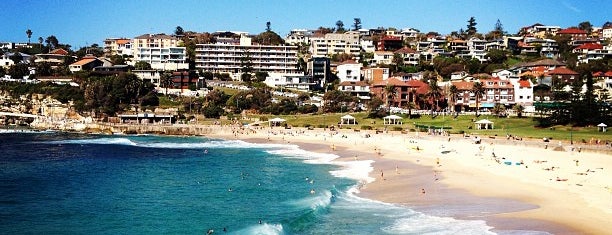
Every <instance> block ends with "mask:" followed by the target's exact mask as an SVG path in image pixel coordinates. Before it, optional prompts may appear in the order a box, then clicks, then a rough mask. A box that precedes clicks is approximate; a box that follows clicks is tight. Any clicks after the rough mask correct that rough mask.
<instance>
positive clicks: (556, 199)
mask: <svg viewBox="0 0 612 235" xmlns="http://www.w3.org/2000/svg"><path fill="white" fill-rule="evenodd" d="M225 129H226V130H225V131H222V130H219V132H215V133H214V134H211V135H207V136H210V137H216V138H223V139H240V140H244V141H247V142H258V141H256V140H254V139H259V140H260V141H261V140H262V139H263V140H265V141H268V140H269V141H271V142H273V143H282V144H296V145H298V146H300V147H301V148H305V150H309V151H315V152H323V153H334V154H337V155H339V156H340V158H339V159H337V161H350V160H352V159H353V157H352V156H351V155H353V154H355V153H357V154H360V155H359V156H358V158H359V159H360V160H373V161H374V163H373V167H374V170H373V171H372V172H370V177H373V178H376V180H375V181H374V182H372V183H369V184H367V185H365V188H364V189H363V190H362V192H361V193H360V194H358V195H359V196H363V197H365V198H370V199H374V200H378V201H382V202H388V203H394V204H400V205H404V206H408V207H410V208H416V209H417V210H418V211H424V212H432V213H434V214H436V212H440V210H445V207H451V208H452V209H454V212H453V211H452V210H451V211H450V212H448V211H444V213H450V214H444V213H437V214H436V215H441V216H445V215H447V216H450V217H454V218H458V219H468V220H469V219H479V220H485V221H486V222H487V224H488V225H490V226H492V227H494V228H493V229H492V231H498V230H503V231H507V230H510V231H521V230H529V231H543V232H548V233H552V234H604V233H606V232H607V231H609V229H611V228H612V227H611V225H610V224H609V223H608V222H607V221H610V219H612V200H610V201H609V202H608V201H607V198H606V195H605V193H602V192H601V190H602V189H600V190H599V192H597V195H594V196H593V197H586V198H585V193H580V192H579V191H580V190H582V189H587V187H589V189H590V190H593V189H592V187H593V185H589V184H588V183H589V182H585V180H584V178H585V177H584V176H583V175H577V176H570V174H572V173H571V172H574V171H575V170H574V169H570V168H571V165H572V163H573V160H571V158H562V157H565V156H568V157H574V158H576V157H581V158H584V157H588V158H593V157H594V156H595V157H599V158H601V156H604V157H607V155H604V154H598V153H588V152H584V151H583V152H582V153H579V154H580V155H578V153H577V152H567V151H554V150H552V149H543V148H542V149H539V148H532V147H526V146H515V145H503V144H497V143H495V144H493V143H492V142H488V141H487V140H484V141H483V144H482V145H475V144H473V143H471V142H470V140H469V139H464V138H462V137H457V136H452V137H451V141H447V138H448V137H442V138H440V137H437V136H423V137H418V136H415V137H411V136H409V135H410V134H408V135H406V134H373V133H372V134H371V136H372V137H370V138H364V137H362V136H361V135H363V134H365V133H359V132H351V131H350V130H340V131H339V132H334V133H338V134H334V135H332V134H330V132H328V131H320V130H305V129H299V128H298V129H288V130H286V129H280V128H276V129H268V128H262V129H257V130H248V131H245V130H242V131H241V130H240V129H239V128H235V129H234V130H233V131H232V133H229V131H228V128H225ZM262 132H264V133H262ZM356 133H359V134H356ZM410 141H414V143H415V144H416V143H418V145H419V146H423V147H421V149H420V150H416V149H414V148H410V147H400V145H404V146H406V145H410V144H411V143H410ZM309 144H319V145H322V146H329V147H327V148H325V147H323V148H321V147H319V148H314V149H313V148H308V147H305V146H306V145H309ZM445 145H446V146H445ZM479 146H484V147H483V150H481V151H480V152H479V153H476V154H474V151H471V150H470V149H471V148H474V150H475V151H478V148H479ZM334 148H335V150H334ZM374 148H376V149H377V150H374ZM444 149H449V151H451V152H450V153H448V154H444V155H442V154H439V151H440V150H444ZM493 149H495V150H493ZM492 152H496V153H497V154H498V155H505V156H509V153H513V152H519V153H529V155H531V154H533V156H524V159H520V160H521V161H524V162H525V163H524V165H523V164H521V165H514V164H515V163H518V160H519V159H518V158H517V159H510V158H509V157H508V158H506V157H503V158H504V159H507V160H513V162H512V165H506V164H505V162H501V163H496V162H495V161H493V160H491V159H489V158H490V157H488V156H485V155H489V154H491V153H492ZM470 155H473V156H474V157H472V156H470ZM547 155H550V156H547ZM553 155H557V156H553ZM559 156H561V157H559ZM460 158H461V159H460ZM521 158H523V157H521ZM437 159H440V164H436V160H437ZM533 159H549V160H533ZM602 159H603V160H604V162H598V163H597V162H596V163H597V164H602V163H603V166H604V167H603V168H602V169H600V170H597V172H595V171H593V170H591V168H592V169H597V167H595V166H594V165H593V163H590V162H589V161H588V160H586V159H583V160H582V161H581V165H582V164H584V165H587V166H590V167H591V168H589V169H588V170H589V171H593V172H589V173H588V174H593V175H594V176H591V177H592V178H593V177H595V176H597V180H596V181H597V182H596V183H597V184H601V183H602V181H603V183H604V184H605V183H607V181H606V179H609V178H608V177H612V175H611V174H610V172H609V171H606V170H604V169H607V166H612V165H611V164H610V163H611V162H610V159H609V158H602ZM464 160H465V162H464ZM504 161H505V160H504ZM535 161H543V162H545V163H535ZM394 164H395V165H394ZM399 164H402V165H401V166H402V167H400V165H399ZM410 164H412V165H410ZM551 164H555V165H560V166H557V169H556V170H553V171H547V170H544V169H540V167H544V166H550V165H551ZM395 166H397V167H398V171H399V172H400V174H399V176H397V179H401V180H392V179H395V177H393V175H394V174H396V173H395ZM415 166H416V167H415ZM528 166H531V168H528ZM423 167H424V168H423ZM403 168H405V169H403ZM471 168H475V169H474V170H472V169H471ZM504 168H507V169H504ZM381 169H382V170H383V172H384V173H385V174H384V175H385V178H386V179H387V180H381V179H380V173H381V172H380V171H379V170H381ZM424 169H425V170H424ZM522 169H525V170H523V172H512V171H519V170H522ZM567 169H569V170H567ZM434 170H436V172H437V177H438V180H437V181H436V180H435V179H434V178H433V171H434ZM404 171H406V172H411V171H413V172H412V174H409V173H406V174H404V175H403V174H402V172H404ZM427 171H429V174H428V173H427ZM540 171H541V172H540ZM598 172H599V173H598ZM517 173H520V174H526V177H529V176H534V177H536V178H538V179H537V180H536V179H534V180H527V179H522V177H517ZM602 173H605V174H602ZM588 174H587V175H588ZM411 175H412V177H410V176H411ZM415 175H417V176H421V177H420V179H418V178H419V177H415ZM553 175H559V176H561V177H568V178H569V177H576V178H581V179H576V181H574V179H572V180H571V181H556V180H555V179H554V176H553ZM542 177H544V178H545V179H544V180H542V179H541V178H542ZM557 177H558V176H557ZM415 178H416V179H415ZM427 178H429V179H427ZM592 178H591V179H592ZM564 179H566V178H564ZM393 181H398V182H393ZM399 181H401V182H399ZM415 181H416V183H414V182H415ZM425 181H430V183H423V182H425ZM542 181H544V182H542ZM392 182H393V183H392ZM431 182H434V183H431ZM437 182H439V183H437ZM569 182H572V183H574V184H576V185H578V184H579V183H575V182H580V184H579V185H580V186H576V185H572V184H571V183H569ZM549 184H550V185H549ZM560 184H561V185H560ZM597 186H598V187H599V186H600V185H597ZM606 187H607V186H606ZM421 189H425V191H426V193H425V195H426V196H425V197H421ZM435 194H438V195H439V196H438V198H437V200H433V199H430V198H432V197H431V196H430V195H435ZM457 195H460V196H457ZM419 197H421V198H427V200H419ZM415 198H416V200H414V199H415ZM594 198H597V199H598V200H594V201H590V199H594ZM466 201H469V202H473V203H472V204H467V205H464V204H465V203H464V202H466ZM587 201H589V202H588V203H587ZM474 205H475V206H474ZM601 205H604V207H603V208H604V209H603V210H601V209H599V208H597V207H598V206H599V207H601ZM470 206H472V207H475V208H470ZM605 206H608V208H607V209H606V208H605ZM469 209H472V210H471V211H470V210H469ZM466 210H467V211H466ZM483 211H484V213H483ZM473 213H476V214H473Z"/></svg>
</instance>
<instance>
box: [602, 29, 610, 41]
mask: <svg viewBox="0 0 612 235" xmlns="http://www.w3.org/2000/svg"><path fill="white" fill-rule="evenodd" d="M601 37H602V38H603V39H611V38H612V27H611V26H608V27H604V28H603V29H602V30H601Z"/></svg>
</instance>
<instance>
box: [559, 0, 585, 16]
mask: <svg viewBox="0 0 612 235" xmlns="http://www.w3.org/2000/svg"><path fill="white" fill-rule="evenodd" d="M563 6H565V7H566V8H567V9H570V10H572V11H573V12H576V13H580V12H582V11H581V10H580V9H578V8H577V7H575V6H573V5H572V4H570V3H569V2H567V1H563Z"/></svg>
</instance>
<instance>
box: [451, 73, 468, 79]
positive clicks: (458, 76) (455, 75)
mask: <svg viewBox="0 0 612 235" xmlns="http://www.w3.org/2000/svg"><path fill="white" fill-rule="evenodd" d="M468 75H469V74H468V72H466V71H457V72H452V73H451V77H450V80H451V81H456V80H463V79H465V78H466V77H467V76H468Z"/></svg>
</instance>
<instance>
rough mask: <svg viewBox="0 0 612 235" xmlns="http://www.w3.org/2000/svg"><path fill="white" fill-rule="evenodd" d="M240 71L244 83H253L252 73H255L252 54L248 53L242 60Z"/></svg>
mask: <svg viewBox="0 0 612 235" xmlns="http://www.w3.org/2000/svg"><path fill="white" fill-rule="evenodd" d="M240 67H241V68H240V71H241V72H242V75H240V78H241V80H242V81H243V82H247V83H248V82H251V73H252V72H253V61H251V53H250V52H248V51H247V52H246V53H245V54H244V56H243V57H242V58H240Z"/></svg>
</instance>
